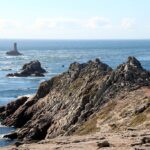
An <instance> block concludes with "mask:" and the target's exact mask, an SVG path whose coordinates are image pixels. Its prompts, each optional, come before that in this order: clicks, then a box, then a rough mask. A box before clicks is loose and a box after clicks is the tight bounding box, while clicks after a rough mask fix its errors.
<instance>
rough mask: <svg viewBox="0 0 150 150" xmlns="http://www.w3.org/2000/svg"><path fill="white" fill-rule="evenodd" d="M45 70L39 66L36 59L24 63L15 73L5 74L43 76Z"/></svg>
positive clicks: (9, 75)
mask: <svg viewBox="0 0 150 150" xmlns="http://www.w3.org/2000/svg"><path fill="white" fill-rule="evenodd" d="M44 73H46V70H45V69H43V68H42V67H41V63H40V62H39V61H38V60H36V61H31V62H29V63H27V64H24V65H23V67H22V69H21V71H20V72H17V73H11V74H7V76H8V77H14V76H16V77H28V76H36V77H43V76H44Z"/></svg>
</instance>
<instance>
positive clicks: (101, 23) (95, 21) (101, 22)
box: [86, 17, 111, 29]
mask: <svg viewBox="0 0 150 150" xmlns="http://www.w3.org/2000/svg"><path fill="white" fill-rule="evenodd" d="M86 27H88V28H92V29H97V28H109V27H111V21H110V20H109V19H108V18H105V17H93V18H90V19H88V20H87V22H86Z"/></svg>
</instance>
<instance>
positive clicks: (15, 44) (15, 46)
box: [14, 42, 17, 51]
mask: <svg viewBox="0 0 150 150" xmlns="http://www.w3.org/2000/svg"><path fill="white" fill-rule="evenodd" d="M14 51H17V43H16V42H15V43H14Z"/></svg>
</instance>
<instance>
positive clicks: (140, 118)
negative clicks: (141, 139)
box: [130, 113, 147, 126]
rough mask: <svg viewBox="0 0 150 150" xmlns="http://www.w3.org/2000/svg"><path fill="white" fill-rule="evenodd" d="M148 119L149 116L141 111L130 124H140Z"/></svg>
mask: <svg viewBox="0 0 150 150" xmlns="http://www.w3.org/2000/svg"><path fill="white" fill-rule="evenodd" d="M146 119H147V116H146V115H145V114H144V113H141V114H139V115H137V116H135V117H134V118H133V119H132V121H131V123H130V125H131V126H138V125H140V124H142V123H143V122H145V121H146Z"/></svg>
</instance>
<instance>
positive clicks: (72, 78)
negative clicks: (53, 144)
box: [0, 57, 150, 141]
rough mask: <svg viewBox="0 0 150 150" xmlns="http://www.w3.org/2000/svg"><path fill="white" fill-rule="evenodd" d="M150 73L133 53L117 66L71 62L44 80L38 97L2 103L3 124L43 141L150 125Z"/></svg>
mask: <svg viewBox="0 0 150 150" xmlns="http://www.w3.org/2000/svg"><path fill="white" fill-rule="evenodd" d="M149 97H150V72H149V71H146V70H145V69H143V67H142V66H141V64H140V62H139V61H138V60H137V59H136V58H134V57H129V58H128V60H127V62H126V63H123V64H121V65H119V66H118V67H117V68H116V69H115V70H113V69H112V68H111V67H109V66H108V65H107V64H104V63H102V62H101V61H100V60H99V59H96V60H95V61H89V62H87V63H83V64H79V63H77V62H75V63H73V64H71V65H70V67H69V69H68V71H66V72H64V73H62V74H60V75H58V76H55V77H53V78H52V79H50V80H48V81H45V82H43V83H41V85H40V86H39V88H38V91H37V93H36V94H35V95H34V96H33V97H30V98H28V97H23V98H20V99H18V100H16V101H15V102H11V103H9V104H8V105H7V106H3V107H1V108H0V116H1V118H2V120H3V121H2V124H4V125H7V126H15V127H16V128H18V129H17V130H16V132H15V133H13V134H11V135H8V137H11V138H18V139H20V140H24V141H29V140H42V139H50V138H54V137H57V136H59V135H73V134H80V135H81V134H87V133H90V132H95V131H104V130H120V129H124V130H126V129H127V128H129V127H137V128H140V127H142V128H143V127H145V128H148V129H150V121H149V120H150V115H149V112H150V98H149Z"/></svg>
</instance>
